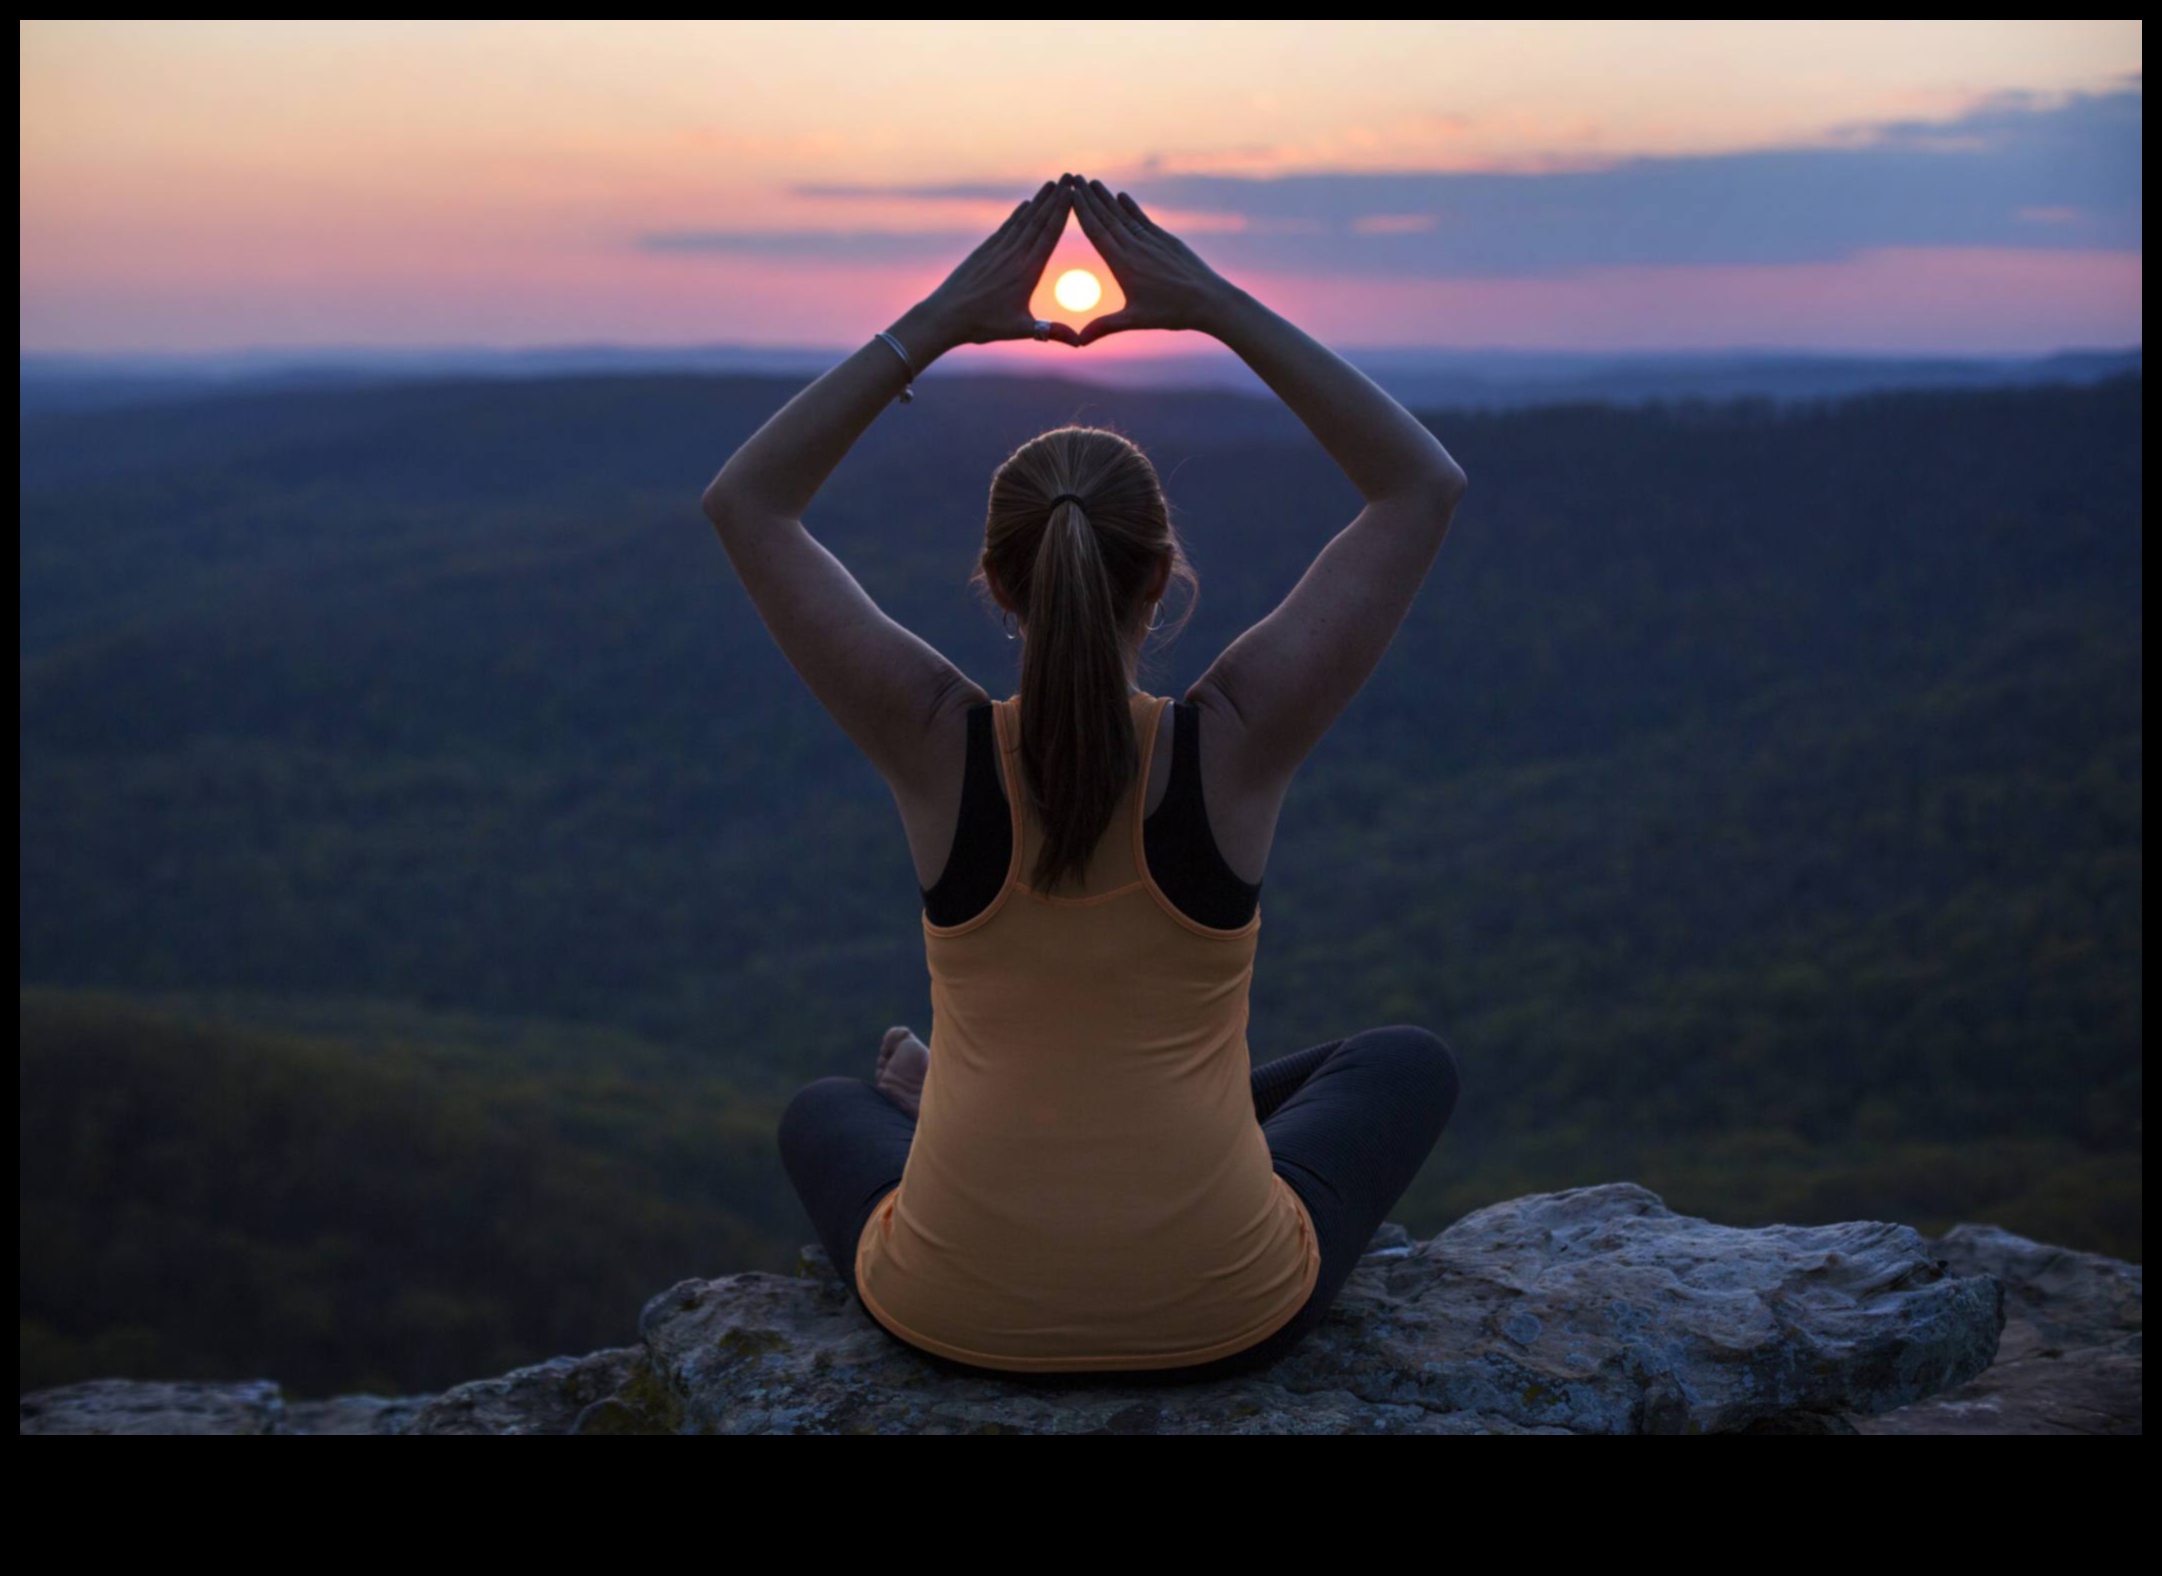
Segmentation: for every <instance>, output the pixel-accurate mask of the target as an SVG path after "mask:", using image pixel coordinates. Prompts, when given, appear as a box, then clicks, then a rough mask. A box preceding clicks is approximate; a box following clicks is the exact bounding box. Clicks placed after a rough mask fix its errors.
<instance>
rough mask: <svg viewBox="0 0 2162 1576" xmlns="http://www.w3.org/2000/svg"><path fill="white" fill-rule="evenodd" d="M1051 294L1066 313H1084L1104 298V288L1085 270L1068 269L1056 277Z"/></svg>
mask: <svg viewBox="0 0 2162 1576" xmlns="http://www.w3.org/2000/svg"><path fill="white" fill-rule="evenodd" d="M1051 293H1052V294H1053V295H1054V296H1056V297H1058V304H1059V305H1060V306H1062V307H1064V308H1065V309H1066V310H1067V311H1069V312H1086V311H1087V310H1088V309H1089V308H1090V307H1092V306H1094V305H1095V304H1096V303H1097V302H1099V301H1101V300H1102V299H1103V298H1104V287H1103V286H1102V285H1100V284H1098V283H1097V282H1096V276H1095V275H1094V274H1092V273H1090V272H1089V271H1088V270H1087V269H1086V268H1069V269H1067V270H1066V272H1064V273H1063V274H1060V275H1059V276H1058V283H1057V284H1055V285H1053V286H1052V287H1051Z"/></svg>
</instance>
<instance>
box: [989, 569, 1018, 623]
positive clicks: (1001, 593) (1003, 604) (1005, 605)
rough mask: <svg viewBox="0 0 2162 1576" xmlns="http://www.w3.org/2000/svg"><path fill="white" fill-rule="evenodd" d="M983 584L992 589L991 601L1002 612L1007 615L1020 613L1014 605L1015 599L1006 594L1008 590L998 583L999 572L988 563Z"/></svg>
mask: <svg viewBox="0 0 2162 1576" xmlns="http://www.w3.org/2000/svg"><path fill="white" fill-rule="evenodd" d="M983 583H984V584H985V585H986V586H988V587H990V590H991V600H992V601H994V602H996V603H997V604H998V605H999V608H1000V610H1001V611H1003V612H1007V613H1017V612H1019V611H1020V609H1019V608H1017V607H1015V606H1014V605H1013V598H1012V597H1010V596H1008V595H1007V594H1006V588H1005V587H1004V586H1002V585H1000V584H999V583H998V571H997V570H995V569H993V568H992V567H991V566H990V565H989V564H988V563H986V564H985V565H984V566H983Z"/></svg>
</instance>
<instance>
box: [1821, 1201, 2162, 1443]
mask: <svg viewBox="0 0 2162 1576" xmlns="http://www.w3.org/2000/svg"><path fill="white" fill-rule="evenodd" d="M1934 1248H1935V1251H1936V1253H1937V1255H1938V1256H1939V1257H1940V1258H1942V1259H1943V1260H1944V1261H1945V1263H1946V1264H1947V1265H1948V1266H1949V1267H1950V1268H1951V1270H1952V1273H1953V1274H1955V1275H1987V1276H1989V1277H1991V1278H1992V1279H1994V1280H1995V1281H1997V1282H1998V1283H1999V1284H2000V1285H2002V1286H2003V1287H2004V1293H2005V1299H2004V1300H2005V1326H2004V1337H2003V1339H2002V1340H2001V1341H2000V1342H1999V1343H1998V1346H1997V1360H1996V1362H1995V1363H1993V1364H1992V1365H1991V1366H1990V1368H1989V1369H1988V1371H1987V1372H1985V1373H1984V1374H1982V1376H1981V1377H1980V1378H1978V1379H1975V1380H1972V1381H1971V1382H1969V1383H1967V1384H1964V1385H1960V1386H1958V1387H1957V1388H1955V1389H1951V1390H1947V1391H1945V1392H1943V1393H1942V1394H1940V1395H1935V1396H1931V1397H1930V1398H1928V1399H1927V1400H1924V1401H1918V1402H1916V1403H1915V1404H1914V1405H1912V1406H1907V1407H1902V1408H1900V1409H1899V1410H1898V1411H1896V1412H1887V1413H1885V1414H1884V1415H1882V1416H1880V1417H1869V1418H1862V1419H1859V1420H1858V1422H1857V1426H1858V1427H1859V1429H1860V1431H1861V1432H1863V1433H1865V1434H2137V1433H2139V1432H2141V1427H2142V1422H2143V1406H2144V1397H2143V1394H2142V1367H2141V1331H2140V1321H2141V1313H2142V1303H2143V1293H2144V1289H2145V1272H2144V1270H2143V1269H2142V1268H2141V1266H2139V1265H2137V1264H2126V1263H2123V1262H2121V1261H2119V1260H2117V1259H2106V1258H2103V1257H2101V1256H2100V1255H2099V1254H2094V1253H2074V1252H2072V1251H2071V1250H2070V1249H2067V1248H2052V1247H2047V1246H2045V1245H2044V1244H2042V1243H2039V1242H2030V1241H2028V1240H2027V1239H2026V1238H2025V1237H2016V1236H2014V1235H2013V1234H2012V1233H2011V1232H2009V1231H2002V1230H1999V1229H1998V1228H1997V1227H1995V1226H1955V1227H1953V1228H1952V1229H1951V1230H1950V1231H1948V1232H1946V1233H1945V1234H1944V1235H1943V1236H1942V1237H1939V1238H1938V1239H1937V1240H1936V1242H1935V1244H1934Z"/></svg>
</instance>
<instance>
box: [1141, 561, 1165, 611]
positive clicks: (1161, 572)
mask: <svg viewBox="0 0 2162 1576" xmlns="http://www.w3.org/2000/svg"><path fill="white" fill-rule="evenodd" d="M1170 589H1171V555H1170V554H1169V553H1166V554H1164V556H1163V557H1161V558H1159V559H1158V560H1157V561H1156V573H1155V574H1153V575H1151V576H1150V577H1149V589H1148V594H1147V595H1146V596H1144V597H1143V598H1142V599H1141V600H1142V601H1144V602H1161V601H1162V600H1163V599H1164V593H1165V592H1166V591H1168V590H1170Z"/></svg>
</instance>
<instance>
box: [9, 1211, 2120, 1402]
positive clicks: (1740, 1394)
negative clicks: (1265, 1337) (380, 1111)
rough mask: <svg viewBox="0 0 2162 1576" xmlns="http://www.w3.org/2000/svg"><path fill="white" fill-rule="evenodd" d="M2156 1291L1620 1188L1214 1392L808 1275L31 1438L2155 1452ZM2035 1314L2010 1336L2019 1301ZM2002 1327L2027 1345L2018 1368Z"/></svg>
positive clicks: (2010, 1255) (2096, 1266)
mask: <svg viewBox="0 0 2162 1576" xmlns="http://www.w3.org/2000/svg"><path fill="white" fill-rule="evenodd" d="M2140 1298H2141V1271H2140V1269H2139V1267H2138V1266H2136V1265H2127V1264H2120V1263H2117V1262H2116V1261H2114V1260H2110V1259H2101V1258H2096V1257H2094V1256H2092V1255H2088V1254H2078V1253H2068V1252H2065V1251H2063V1250H2059V1249H2054V1248H2046V1247H2042V1246H2040V1245H2039V1244H2035V1243H2031V1242H2028V1241H2026V1240H2025V1239H2024V1238H2020V1237H2014V1236H2012V1235H2011V1234H2009V1233H2007V1232H2002V1231H1998V1230H1996V1229H1995V1228H1993V1227H1986V1226H1962V1227H1960V1228H1958V1229H1957V1230H1955V1231H1953V1232H1952V1233H1950V1234H1949V1235H1948V1236H1946V1237H1944V1238H1943V1239H1941V1240H1939V1241H1938V1242H1935V1243H1932V1242H1930V1241H1928V1240H1926V1239H1924V1238H1922V1237H1919V1236H1917V1235H1916V1234H1915V1233H1914V1232H1912V1231H1910V1230H1908V1229H1907V1228H1905V1227H1903V1226H1891V1225H1882V1224H1877V1223H1868V1222H1857V1223H1849V1224H1845V1225H1835V1226H1770V1227H1762V1228H1757V1229H1747V1230H1745V1229H1738V1228H1734V1227H1727V1226H1717V1225H1712V1224H1710V1223H1708V1222H1706V1221H1702V1220H1693V1219H1690V1218H1688V1217H1686V1216H1680V1215H1676V1214H1674V1213H1673V1212H1671V1211H1670V1210H1668V1209H1667V1208H1666V1207H1665V1205H1663V1204H1662V1203H1661V1202H1660V1201H1659V1200H1658V1199H1657V1198H1656V1197H1654V1196H1653V1195H1652V1194H1650V1193H1647V1192H1645V1191H1644V1190H1643V1189H1642V1188H1638V1187H1632V1186H1629V1185H1626V1184H1615V1185H1610V1186H1606V1187H1595V1188H1580V1189H1577V1190H1574V1191H1572V1192H1566V1193H1550V1194H1540V1195H1536V1196H1533V1197H1529V1198H1521V1199H1516V1200H1513V1201H1511V1202H1509V1203H1505V1204H1497V1205H1495V1206H1493V1207H1492V1208H1490V1209H1485V1210H1481V1211H1479V1212H1478V1213H1476V1214H1473V1215H1468V1216H1466V1217H1465V1218H1464V1219H1462V1220H1460V1221H1458V1222H1457V1223H1456V1224H1455V1225H1454V1226H1452V1227H1450V1228H1449V1229H1448V1230H1447V1231H1445V1232H1443V1233H1442V1234H1441V1235H1440V1236H1438V1237H1436V1238H1434V1239H1433V1240H1432V1241H1430V1242H1424V1243H1421V1242H1415V1241H1414V1240H1413V1239H1412V1238H1411V1237H1410V1236H1409V1234H1408V1233H1406V1232H1405V1231H1404V1230H1403V1229H1402V1228H1401V1227H1397V1226H1390V1227H1385V1228H1384V1229H1383V1231H1382V1232H1381V1234H1380V1235H1379V1236H1377V1237H1376V1238H1375V1240H1374V1243H1373V1246H1372V1247H1371V1248H1370V1249H1369V1250H1368V1253H1367V1256H1366V1258H1365V1260H1364V1261H1363V1262H1362V1264H1361V1266H1360V1268H1359V1269H1358V1271H1357V1272H1356V1273H1355V1274H1354V1275H1353V1277H1352V1279H1351V1282H1350V1284H1349V1285H1348V1286H1347V1287H1346V1289H1345V1291H1344V1293H1343V1295H1342V1296H1341V1297H1340V1298H1339V1299H1338V1302H1337V1306H1336V1308H1335V1310H1334V1311H1333V1312H1332V1313H1331V1315H1330V1317H1329V1319H1328V1321H1327V1322H1326V1323H1325V1324H1324V1325H1323V1327H1322V1328H1321V1329H1320V1330H1319V1331H1317V1332H1316V1333H1315V1334H1314V1335H1313V1336H1312V1337H1311V1338H1309V1339H1308V1340H1307V1341H1306V1342H1305V1343H1304V1345H1302V1346H1301V1347H1300V1348H1299V1349H1297V1350H1296V1351H1294V1352H1293V1353H1291V1354H1290V1355H1289V1356H1288V1357H1286V1358H1285V1359H1284V1360H1282V1361H1281V1362H1279V1363H1277V1364H1275V1365H1274V1366H1273V1367H1271V1368H1268V1369H1266V1370H1263V1371H1260V1372H1256V1373H1253V1374H1248V1375H1243V1376H1240V1377H1237V1378H1232V1379H1226V1380H1221V1381H1218V1382H1215V1383H1212V1384H1206V1385H1182V1386H1171V1385H1163V1384H1150V1383H1145V1382H1135V1381H1134V1380H1132V1379H1129V1378H1124V1377H1113V1378H1103V1379H1088V1380H1080V1381H1077V1380H1075V1379H1073V1378H1071V1377H1064V1378H1042V1379H1007V1378H999V1377H992V1376H988V1375H984V1374H980V1373H974V1372H970V1371H966V1370H962V1369H958V1368H955V1367H953V1366H952V1365H950V1364H944V1363H940V1362H937V1361H935V1360H933V1359H930V1358H926V1357H923V1356H921V1355H919V1354H917V1353H915V1352H913V1351H910V1350H909V1349H907V1348H905V1347H902V1346H900V1345H899V1344H897V1343H896V1342H894V1341H892V1340H891V1339H890V1338H888V1337H887V1336H886V1335H885V1334H884V1332H882V1331H880V1330H879V1329H877V1328H876V1327H875V1326H874V1325H872V1324H871V1322H870V1321H869V1320H868V1319H866V1318H865V1317H864V1315H863V1313H862V1311H861V1310H860V1309H859V1308H857V1307H856V1305H855V1304H854V1302H853V1301H852V1300H851V1299H850V1298H849V1296H848V1295H847V1293H846V1292H845V1291H844V1290H843V1289H842V1288H841V1286H840V1284H839V1282H838V1281H837V1280H835V1278H834V1276H833V1273H832V1270H831V1268H830V1266H828V1265H826V1264H825V1262H824V1259H823V1256H822V1255H820V1254H818V1253H817V1251H816V1250H815V1249H814V1250H809V1251H807V1252H806V1254H805V1263H804V1272H803V1273H802V1274H800V1275H798V1276H797V1277H794V1278H789V1277H785V1276H775V1275H762V1274H746V1275H731V1276H725V1277H723V1278H721V1279H718V1280H710V1281H686V1282H684V1283H683V1284H681V1285H679V1286H676V1287H674V1288H672V1289H671V1290H669V1291H667V1292H664V1293H662V1294H661V1295H660V1296H659V1297H656V1298H654V1299H653V1300H652V1302H650V1303H649V1304H647V1306H646V1309H645V1312H644V1314H643V1316H642V1318H641V1320H640V1332H639V1333H640V1336H641V1341H640V1344H638V1345H637V1346H632V1347H624V1348H619V1349H615V1350H610V1351H604V1352H596V1353H593V1354H591V1355H590V1356H586V1357H578V1358H570V1357H560V1358H556V1359H554V1360H552V1361H550V1362H546V1363H540V1364H537V1365H535V1366H534V1367H531V1368H523V1369H519V1370H518V1371H516V1372H515V1373H510V1374H505V1375H503V1376H502V1377H500V1378H495V1379H483V1380H478V1381H475V1382H473V1383H470V1384H463V1385H459V1386H457V1387H456V1388H454V1389H451V1390H448V1391H446V1392H444V1393H443V1394H442V1395H439V1396H436V1397H433V1398H430V1399H422V1400H416V1399H409V1400H402V1401H383V1400H378V1399H374V1398H369V1397H346V1398H342V1399H339V1400H335V1401H322V1402H293V1401H287V1400H285V1399H284V1398H283V1397H282V1396H281V1395H280V1393H279V1392H278V1390H277V1387H276V1386H275V1385H271V1384H268V1383H262V1382H257V1383H248V1384H232V1385H200V1384H143V1383H131V1382H127V1381H118V1380H101V1381H97V1382H95V1383H91V1384H85V1385H74V1386H70V1387H68V1388H66V1389H62V1390H51V1391H46V1392H44V1393H42V1394H40V1395H34V1396H28V1397H25V1398H24V1399H23V1402H22V1417H21V1426H22V1431H23V1432H24V1433H380V1434H392V1433H420V1434H435V1433H462V1434H566V1433H576V1434H609V1433H678V1432H684V1433H1300V1434H1336V1433H1425V1434H1433V1433H1465V1434H1471V1433H1852V1432H1855V1431H1856V1430H1857V1428H1859V1429H1860V1430H1861V1431H1864V1432H1897V1433H1940V1432H1983V1433H2006V1432H2024V1433H2043V1432H2137V1431H2138V1430H2139V1426H2140V1390H2139V1385H2140V1347H2139V1329H2140V1306H2141V1303H2140ZM2008 1303H2009V1307H2010V1310H2011V1317H2012V1323H2011V1325H2010V1327H2009V1329H2006V1327H2005V1323H2004V1320H2005V1310H2006V1307H2007V1304H2008ZM2000 1329H2004V1330H2005V1343H2004V1351H2003V1353H2002V1356H2001V1359H2000V1360H1999V1361H1998V1362H1997V1365H1996V1366H1995V1367H1994V1368H1992V1367H1991V1366H1990V1364H1991V1360H1992V1358H1993V1357H1996V1356H1998V1354H1999V1347H1998V1337H1999V1331H2000Z"/></svg>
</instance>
